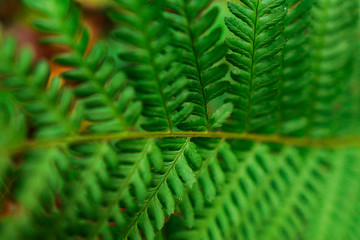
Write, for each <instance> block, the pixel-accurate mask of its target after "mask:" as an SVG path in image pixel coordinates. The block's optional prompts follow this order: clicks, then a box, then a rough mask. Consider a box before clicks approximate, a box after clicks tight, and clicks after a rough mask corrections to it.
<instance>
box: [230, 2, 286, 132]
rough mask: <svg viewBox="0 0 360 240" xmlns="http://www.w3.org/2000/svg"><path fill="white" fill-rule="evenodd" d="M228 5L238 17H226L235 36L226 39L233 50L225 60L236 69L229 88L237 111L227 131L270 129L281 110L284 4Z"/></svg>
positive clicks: (252, 3) (248, 3)
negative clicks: (279, 108) (279, 101)
mask: <svg viewBox="0 0 360 240" xmlns="http://www.w3.org/2000/svg"><path fill="white" fill-rule="evenodd" d="M228 6H229V10H230V12H231V13H232V14H233V15H234V16H235V17H226V18H225V23H226V25H227V27H228V29H229V30H230V31H231V32H232V33H233V34H234V35H235V37H236V38H233V37H231V38H227V40H226V44H227V45H228V47H229V49H230V50H231V52H230V53H228V54H227V55H226V59H227V61H228V62H229V63H231V64H232V65H233V66H234V70H233V71H232V72H231V77H232V79H233V80H234V83H233V84H232V86H231V88H230V89H231V91H230V93H231V94H232V95H233V97H231V98H229V99H228V101H229V102H232V103H233V104H234V106H235V109H234V111H233V114H232V116H231V119H230V121H229V123H228V124H227V127H226V129H227V130H230V131H234V130H236V131H238V132H242V131H245V132H254V131H256V132H259V131H265V130H266V129H264V128H267V129H268V130H271V127H272V125H273V124H274V122H275V120H276V118H275V117H276V115H274V114H275V113H276V111H277V108H278V102H277V95H278V83H279V81H280V69H279V67H280V66H281V64H282V53H281V52H282V50H283V47H284V37H283V35H282V33H283V28H284V26H283V20H284V18H285V16H286V13H287V10H286V7H285V1H281V0H271V1H262V0H247V1H242V3H238V2H234V1H229V2H228Z"/></svg>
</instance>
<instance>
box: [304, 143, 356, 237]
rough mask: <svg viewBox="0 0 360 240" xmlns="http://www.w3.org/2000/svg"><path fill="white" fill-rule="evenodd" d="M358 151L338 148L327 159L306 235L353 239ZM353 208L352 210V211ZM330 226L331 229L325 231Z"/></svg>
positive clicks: (354, 233)
mask: <svg viewBox="0 0 360 240" xmlns="http://www.w3.org/2000/svg"><path fill="white" fill-rule="evenodd" d="M358 159H359V152H358V150H355V149H346V150H344V151H338V152H337V155H336V161H334V162H331V163H330V165H331V173H330V174H329V175H328V176H327V179H326V185H325V188H324V190H323V191H324V194H322V200H320V204H319V211H317V214H316V215H315V216H314V217H313V218H312V219H311V222H310V223H311V224H309V226H310V229H309V231H308V234H307V235H308V236H307V237H308V239H310V240H311V239H317V240H322V239H329V238H331V239H334V240H335V239H356V238H357V236H358V230H357V229H356V227H355V225H354V224H356V223H357V222H359V220H360V219H359V215H358V213H359V212H356V210H355V209H356V208H357V205H358V203H359V202H358V201H359V196H360V184H359V176H360V172H359V169H360V168H359V161H358ZM354 210H355V213H354ZM330 229H331V231H329V230H330Z"/></svg>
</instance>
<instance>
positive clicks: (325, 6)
mask: <svg viewBox="0 0 360 240" xmlns="http://www.w3.org/2000/svg"><path fill="white" fill-rule="evenodd" d="M335 6H336V7H335ZM351 6H354V5H353V3H352V1H346V2H345V1H327V0H319V1H316V2H315V3H314V6H313V10H312V12H311V13H312V14H311V16H312V18H313V23H314V26H313V32H312V35H311V47H312V48H313V49H314V50H313V52H312V64H311V66H312V69H311V73H312V76H311V89H310V94H311V95H312V96H314V97H313V99H311V102H310V103H309V108H310V109H309V113H308V118H309V120H310V121H309V124H308V127H307V134H308V135H311V136H313V137H322V138H323V137H327V136H333V135H335V129H334V124H335V122H334V120H333V119H335V117H336V112H337V111H334V109H335V108H336V104H337V101H338V99H339V97H340V96H341V94H340V93H341V91H340V89H341V86H342V85H344V84H347V83H348V82H349V80H350V76H351V69H349V68H348V67H347V66H348V63H349V61H350V60H351V54H352V51H353V48H352V45H351V41H352V39H353V36H351V35H352V34H353V31H352V24H353V21H355V20H356V19H357V18H356V15H354V14H347V15H345V16H343V12H344V11H345V9H349V8H350V7H351ZM334 7H335V8H336V9H333V8H334ZM335 110H336V109H335ZM329 116H331V117H329Z"/></svg>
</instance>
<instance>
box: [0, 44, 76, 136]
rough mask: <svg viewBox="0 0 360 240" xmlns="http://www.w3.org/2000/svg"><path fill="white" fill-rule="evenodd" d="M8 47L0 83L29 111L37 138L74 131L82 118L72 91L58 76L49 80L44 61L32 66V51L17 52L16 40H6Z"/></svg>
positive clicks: (72, 132)
mask: <svg viewBox="0 0 360 240" xmlns="http://www.w3.org/2000/svg"><path fill="white" fill-rule="evenodd" d="M3 46H4V47H5V48H7V49H8V50H7V51H10V53H8V54H6V52H7V51H2V53H5V54H4V55H2V56H1V57H3V58H4V59H3V60H4V62H6V63H8V64H9V65H8V66H7V68H6V69H4V72H2V73H1V74H2V75H3V77H2V81H1V84H2V85H3V86H7V87H8V88H9V89H10V91H11V92H12V93H13V95H14V96H15V98H16V99H17V100H18V101H19V102H20V103H21V105H22V106H24V109H25V111H26V113H27V114H28V115H30V116H31V117H32V118H33V124H34V125H35V126H36V127H37V132H36V136H37V137H38V138H54V137H61V136H65V135H76V134H77V133H78V129H79V127H80V122H81V113H82V111H81V105H77V106H76V107H75V108H76V109H77V111H74V107H72V104H73V101H74V97H73V94H72V91H71V90H69V89H64V88H62V87H61V83H60V82H61V81H60V79H59V78H54V79H52V80H51V81H50V82H48V78H49V67H48V65H47V64H46V63H45V62H41V63H39V64H38V65H36V67H35V69H34V70H32V68H31V65H32V61H33V56H32V53H31V51H30V50H29V49H25V50H23V51H21V52H20V54H19V56H17V52H16V50H15V46H16V44H15V42H14V41H13V40H12V39H10V38H9V39H8V40H7V41H5V43H4V45H3Z"/></svg>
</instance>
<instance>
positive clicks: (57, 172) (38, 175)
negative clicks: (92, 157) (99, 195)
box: [0, 148, 69, 239]
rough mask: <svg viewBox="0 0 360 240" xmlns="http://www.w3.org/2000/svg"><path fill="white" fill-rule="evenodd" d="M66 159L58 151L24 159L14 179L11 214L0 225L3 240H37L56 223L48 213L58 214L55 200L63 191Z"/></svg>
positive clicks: (28, 155) (41, 152) (45, 152)
mask: <svg viewBox="0 0 360 240" xmlns="http://www.w3.org/2000/svg"><path fill="white" fill-rule="evenodd" d="M68 162H69V161H68V157H67V156H66V155H65V154H63V153H62V151H61V150H60V149H57V148H49V149H42V150H36V151H32V152H29V153H27V154H26V155H25V156H24V163H23V166H22V168H21V169H20V170H18V171H16V172H15V173H14V174H15V177H16V178H18V179H16V183H18V186H17V187H16V190H15V191H14V192H12V195H13V198H14V200H13V201H14V202H11V201H12V200H11V198H8V199H7V200H8V201H9V203H8V204H12V205H13V208H14V210H12V212H10V213H9V215H8V216H6V220H2V221H1V224H0V231H1V233H2V234H1V237H2V238H4V239H24V238H26V239H29V238H30V239H39V238H41V237H42V236H43V234H44V233H45V232H46V231H48V230H49V229H48V228H47V226H51V224H52V223H54V222H55V223H56V218H54V216H53V215H51V213H54V212H56V211H57V207H58V206H57V203H56V198H57V194H58V193H59V190H60V189H62V188H63V179H62V174H63V171H64V170H65V169H66V166H67V164H68Z"/></svg>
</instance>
